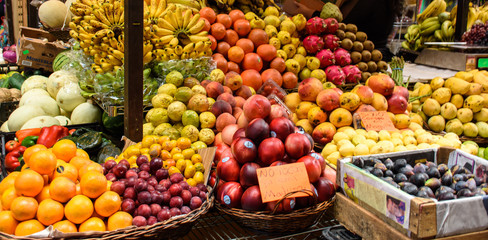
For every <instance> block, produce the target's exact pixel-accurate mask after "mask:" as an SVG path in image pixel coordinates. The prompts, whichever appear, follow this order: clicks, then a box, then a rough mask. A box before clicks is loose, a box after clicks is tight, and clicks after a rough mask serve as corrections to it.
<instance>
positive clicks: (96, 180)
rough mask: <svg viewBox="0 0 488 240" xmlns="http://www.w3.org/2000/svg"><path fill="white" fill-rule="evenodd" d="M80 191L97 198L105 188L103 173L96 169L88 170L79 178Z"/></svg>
mask: <svg viewBox="0 0 488 240" xmlns="http://www.w3.org/2000/svg"><path fill="white" fill-rule="evenodd" d="M80 187H81V192H82V193H83V195H85V196H87V197H89V198H97V197H98V196H100V195H102V193H104V192H105V191H106V190H107V179H106V178H105V175H103V174H102V173H100V172H96V171H88V172H87V173H85V174H84V175H83V177H82V178H81V180H80Z"/></svg>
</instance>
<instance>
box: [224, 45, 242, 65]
mask: <svg viewBox="0 0 488 240" xmlns="http://www.w3.org/2000/svg"><path fill="white" fill-rule="evenodd" d="M227 55H228V59H229V60H230V61H233V62H235V63H240V62H241V61H242V59H244V50H242V48H240V47H238V46H233V47H231V48H229V51H228V52H227Z"/></svg>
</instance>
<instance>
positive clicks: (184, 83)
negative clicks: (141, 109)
mask: <svg viewBox="0 0 488 240" xmlns="http://www.w3.org/2000/svg"><path fill="white" fill-rule="evenodd" d="M207 95H208V96H209V97H213V98H217V96H216V94H214V93H213V92H212V91H211V90H210V89H208V90H207V89H206V88H205V87H203V86H201V85H200V82H199V81H198V80H197V79H196V78H193V77H188V78H186V79H184V78H183V75H182V74H181V73H180V72H178V71H171V72H170V73H169V74H168V75H166V83H165V84H163V85H161V86H160V87H159V89H158V94H156V96H154V97H153V98H152V99H151V102H152V105H153V108H152V109H151V110H149V112H148V113H147V114H146V117H145V120H146V122H147V123H145V124H144V125H143V135H144V136H147V135H151V134H154V135H159V136H169V137H170V138H171V139H173V140H176V139H178V138H179V137H180V136H182V137H186V138H189V139H190V140H191V142H196V143H197V144H203V145H205V146H206V145H207V144H211V143H213V141H214V137H215V135H214V132H213V131H212V128H213V127H214V126H215V115H213V114H212V113H211V112H210V111H209V109H210V108H209V107H210V106H211V103H213V102H214V99H212V98H208V97H207ZM199 129H200V130H199Z"/></svg>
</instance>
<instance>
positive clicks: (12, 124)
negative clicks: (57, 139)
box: [8, 105, 46, 131]
mask: <svg viewBox="0 0 488 240" xmlns="http://www.w3.org/2000/svg"><path fill="white" fill-rule="evenodd" d="M43 115H46V113H45V112H44V110H42V108H40V107H36V106H29V105H26V106H22V107H19V108H17V109H15V111H13V112H12V114H10V116H9V117H8V129H9V130H10V131H18V130H20V128H21V127H22V126H23V125H24V123H26V122H27V121H29V120H31V119H32V118H35V117H38V116H43Z"/></svg>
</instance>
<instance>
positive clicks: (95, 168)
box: [78, 162, 103, 179]
mask: <svg viewBox="0 0 488 240" xmlns="http://www.w3.org/2000/svg"><path fill="white" fill-rule="evenodd" d="M88 171H96V172H100V173H103V167H102V165H100V164H99V163H96V162H91V163H89V164H87V165H85V166H83V167H81V168H80V170H79V171H78V178H79V179H81V178H82V177H83V175H85V173H87V172H88Z"/></svg>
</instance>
